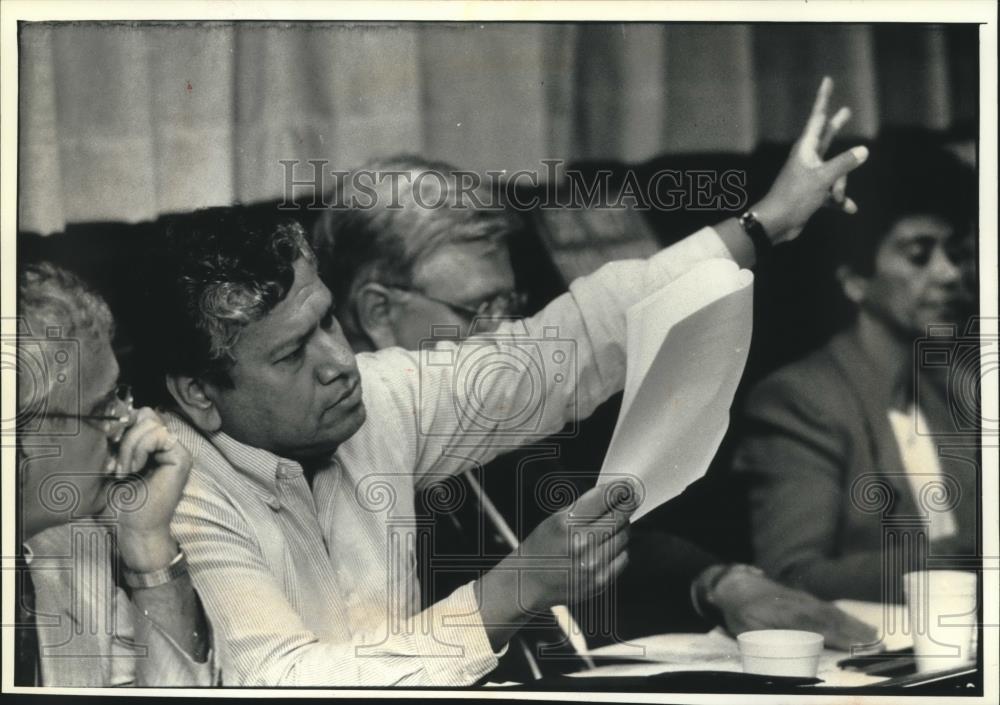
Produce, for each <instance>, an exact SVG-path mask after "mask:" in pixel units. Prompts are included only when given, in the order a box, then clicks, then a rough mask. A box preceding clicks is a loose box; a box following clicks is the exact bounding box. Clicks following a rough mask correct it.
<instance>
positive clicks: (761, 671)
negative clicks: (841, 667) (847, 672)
mask: <svg viewBox="0 0 1000 705" xmlns="http://www.w3.org/2000/svg"><path fill="white" fill-rule="evenodd" d="M736 641H737V643H738V644H739V646H740V656H742V657H743V672H744V673H756V674H758V675H762V676H794V677H798V678H815V677H816V671H817V669H818V668H819V657H820V654H821V653H823V635H822V634H816V633H815V632H803V631H799V630H797V629H760V630H758V631H753V632H743V633H742V634H740V635H739V636H737V637H736Z"/></svg>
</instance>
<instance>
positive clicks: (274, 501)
mask: <svg viewBox="0 0 1000 705" xmlns="http://www.w3.org/2000/svg"><path fill="white" fill-rule="evenodd" d="M267 506H269V507H270V508H271V509H273V510H274V511H278V510H279V509H281V500H280V499H278V498H277V497H275V496H274V495H271V496H270V497H268V498H267Z"/></svg>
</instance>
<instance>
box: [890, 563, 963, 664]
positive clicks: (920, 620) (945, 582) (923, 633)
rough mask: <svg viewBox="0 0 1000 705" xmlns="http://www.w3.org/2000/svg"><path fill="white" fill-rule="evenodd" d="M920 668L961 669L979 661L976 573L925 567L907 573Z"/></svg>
mask: <svg viewBox="0 0 1000 705" xmlns="http://www.w3.org/2000/svg"><path fill="white" fill-rule="evenodd" d="M903 591H904V593H905V594H906V606H907V615H908V617H909V631H910V633H911V634H912V635H913V653H914V655H915V656H916V659H917V671H918V672H919V673H929V672H931V671H944V670H948V669H951V668H958V667H959V666H964V665H967V664H970V663H974V662H975V660H976V648H975V633H976V628H975V623H976V574H975V573H969V572H965V571H959V570H924V571H916V572H913V573H907V574H906V575H904V576H903Z"/></svg>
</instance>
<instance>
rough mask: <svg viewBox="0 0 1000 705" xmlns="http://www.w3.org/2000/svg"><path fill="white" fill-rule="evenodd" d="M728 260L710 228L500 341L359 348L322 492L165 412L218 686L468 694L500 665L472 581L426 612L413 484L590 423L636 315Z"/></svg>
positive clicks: (558, 303) (593, 279) (182, 530)
mask: <svg viewBox="0 0 1000 705" xmlns="http://www.w3.org/2000/svg"><path fill="white" fill-rule="evenodd" d="M716 257H718V258H727V259H731V257H730V254H729V251H728V250H727V249H726V246H725V244H724V243H723V242H722V240H721V239H720V238H719V236H718V234H717V233H716V232H715V231H714V230H712V229H710V228H705V229H703V230H701V231H699V232H697V233H695V234H694V235H691V236H689V237H688V238H686V239H685V240H683V241H681V242H679V243H677V244H676V245H674V246H672V247H670V248H667V249H666V250H663V251H662V252H660V253H659V254H657V255H656V256H654V257H652V258H650V259H649V260H644V261H639V260H636V261H623V262H613V263H610V264H608V265H605V266H604V267H602V268H601V269H599V270H598V271H597V272H595V273H593V274H591V275H589V276H587V277H583V278H581V279H578V280H577V281H575V282H573V284H572V285H571V286H570V291H569V292H568V293H566V294H564V295H563V296H561V297H559V298H558V299H556V300H555V301H553V302H552V303H551V304H550V305H549V306H547V307H546V308H545V309H544V310H543V311H542V312H540V313H539V314H538V315H536V316H533V317H532V318H529V319H526V320H525V321H523V322H521V321H518V322H510V323H505V324H504V325H502V326H501V327H500V329H499V330H498V331H497V332H496V333H494V334H492V335H490V336H489V337H488V338H486V337H484V338H478V339H477V338H473V339H470V340H468V341H466V342H465V343H462V344H458V343H443V344H440V345H439V346H438V347H437V348H436V349H435V350H434V351H433V352H432V353H429V354H428V355H425V356H424V357H423V358H421V353H419V352H408V351H404V350H401V349H398V348H393V349H389V350H383V351H380V352H377V353H364V354H360V355H358V358H357V359H358V366H359V369H360V372H361V378H362V386H363V398H364V403H365V405H366V407H367V411H368V414H367V420H366V422H365V423H364V425H363V426H362V427H361V429H360V430H359V431H358V432H357V433H356V434H355V435H354V436H353V437H351V438H350V439H349V440H347V441H346V442H344V443H343V444H342V445H341V446H340V448H338V450H337V452H336V453H335V454H334V456H333V457H332V458H331V459H330V463H329V465H328V466H326V467H325V468H322V469H320V470H319V471H317V472H316V474H315V476H314V479H313V484H312V486H311V487H310V485H309V483H308V482H307V480H306V478H305V477H304V475H303V471H302V468H301V467H300V466H299V465H298V463H296V462H294V461H291V460H287V459H284V458H280V457H278V456H276V455H274V454H272V453H269V452H267V451H264V450H260V449H257V448H251V447H249V446H246V445H244V444H242V443H239V442H237V441H235V440H234V439H233V438H231V437H229V436H227V435H226V434H224V433H216V434H214V435H212V436H210V437H206V436H204V435H202V434H200V433H199V432H198V431H197V430H196V429H194V428H193V427H192V426H190V425H188V424H187V423H185V422H184V421H183V420H182V419H180V418H179V417H177V416H173V415H172V416H170V418H169V419H168V426H169V427H170V429H171V430H172V431H174V432H175V433H177V434H178V436H179V438H180V440H181V442H183V443H184V445H185V446H187V447H188V448H189V449H190V450H191V452H192V454H193V456H194V468H193V470H192V473H191V478H190V481H189V483H188V485H187V488H186V490H185V493H184V498H183V500H182V501H181V504H180V506H179V507H178V511H177V513H176V515H175V518H174V522H173V524H172V529H173V531H174V534H175V536H176V537H177V539H178V541H179V542H180V544H181V546H182V547H183V549H184V551H185V553H186V555H187V558H188V563H189V568H190V571H191V575H192V580H193V581H194V584H195V586H196V588H197V589H198V592H199V594H200V595H201V597H202V600H203V602H204V605H205V609H206V612H207V614H208V616H209V618H210V620H211V622H212V625H213V629H214V635H215V646H216V649H217V650H218V651H219V652H220V654H219V655H220V658H221V665H222V673H223V681H224V683H225V684H226V685H243V686H249V685H264V686H275V685H297V686H380V685H381V686H384V685H406V686H428V685H438V686H441V685H445V686H458V685H468V684H471V683H474V682H475V681H477V680H479V679H480V678H481V677H482V676H484V675H485V674H487V673H488V672H489V671H490V670H492V669H493V668H494V667H495V666H496V662H497V654H494V652H493V650H492V649H491V647H490V643H489V640H488V638H487V634H486V631H485V629H484V627H483V624H482V619H481V617H480V612H479V608H478V606H477V604H476V600H475V597H474V592H473V587H472V584H471V583H470V584H467V585H465V586H463V587H461V588H459V589H458V590H456V591H455V592H454V593H453V594H452V595H450V596H449V597H447V598H445V599H444V600H441V601H439V602H438V603H436V604H434V605H432V606H431V607H430V608H428V609H427V610H424V611H423V612H420V611H419V604H420V584H419V580H418V577H417V575H416V572H415V552H414V547H415V542H416V541H417V540H419V537H420V535H421V534H420V530H419V529H420V527H419V526H418V522H417V520H416V518H415V516H414V514H415V512H414V493H415V491H416V490H417V489H419V488H420V487H422V486H424V485H426V484H428V483H430V482H432V481H434V480H438V479H441V478H442V476H448V475H453V474H457V473H459V472H461V471H462V470H464V469H465V468H466V467H469V466H470V464H474V463H485V462H487V461H489V460H490V459H492V458H493V457H494V456H496V455H497V454H499V453H500V452H502V451H503V450H505V449H509V448H510V447H511V446H514V445H517V444H521V443H525V442H527V441H529V440H530V439H533V438H541V437H544V436H547V435H551V434H553V433H555V432H557V431H559V430H560V429H562V428H563V427H564V425H565V424H566V423H567V422H569V421H572V420H575V419H578V418H584V417H586V416H588V415H589V414H590V413H591V412H592V411H593V410H594V409H595V408H596V407H597V406H598V404H600V403H601V402H603V401H604V400H605V399H607V398H608V397H609V396H611V395H612V394H614V393H615V392H617V391H620V390H621V389H622V386H623V384H624V379H625V350H624V345H625V340H626V334H625V313H626V311H627V310H628V308H629V307H630V306H631V305H633V304H635V303H637V302H638V301H640V300H642V299H643V298H645V297H646V296H648V295H649V294H651V293H653V292H655V291H657V290H658V289H660V288H662V287H663V286H665V285H666V284H667V283H669V282H670V281H671V280H672V279H674V278H676V277H677V276H679V275H681V274H683V273H684V272H686V271H687V270H688V269H689V268H690V267H691V266H692V265H693V264H695V263H697V262H700V261H703V260H705V259H709V258H716ZM528 358H531V359H532V360H535V361H536V362H537V363H538V364H537V365H534V366H533V365H531V364H527V365H525V366H521V367H519V366H518V365H517V364H506V363H509V362H511V361H516V360H521V361H522V362H523V361H525V360H527V359H528ZM493 362H497V363H501V364H497V365H495V366H494V367H493V368H491V372H493V373H492V374H484V375H481V376H478V375H476V374H475V370H476V369H484V367H483V366H489V365H491V364H492V363H493ZM477 365H478V366H479V367H478V368H477V367H476V366H477Z"/></svg>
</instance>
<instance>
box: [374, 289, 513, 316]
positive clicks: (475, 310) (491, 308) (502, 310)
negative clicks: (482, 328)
mask: <svg viewBox="0 0 1000 705" xmlns="http://www.w3.org/2000/svg"><path fill="white" fill-rule="evenodd" d="M391 288H393V289H396V290H397V291H405V292H406V293H408V294H415V295H417V296H419V297H421V298H424V299H427V300H428V301H433V302H434V303H438V304H441V305H442V306H447V307H448V308H450V309H451V310H452V311H454V312H455V313H457V314H458V315H460V316H465V317H467V318H472V319H475V318H486V319H490V320H496V319H498V318H506V317H508V316H518V315H520V314H521V312H522V311H523V310H524V304H525V302H526V301H527V298H528V297H527V296H525V295H524V294H522V293H521V292H519V291H505V292H502V293H500V294H497V295H496V296H493V297H491V298H489V299H486V300H485V301H482V302H481V303H480V304H479V305H478V306H475V307H473V306H466V305H465V304H456V303H453V302H451V301H445V300H444V299H439V298H437V297H435V296H430V295H428V294H425V293H424V292H422V291H420V290H419V289H410V288H407V287H402V286H394V287H391Z"/></svg>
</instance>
